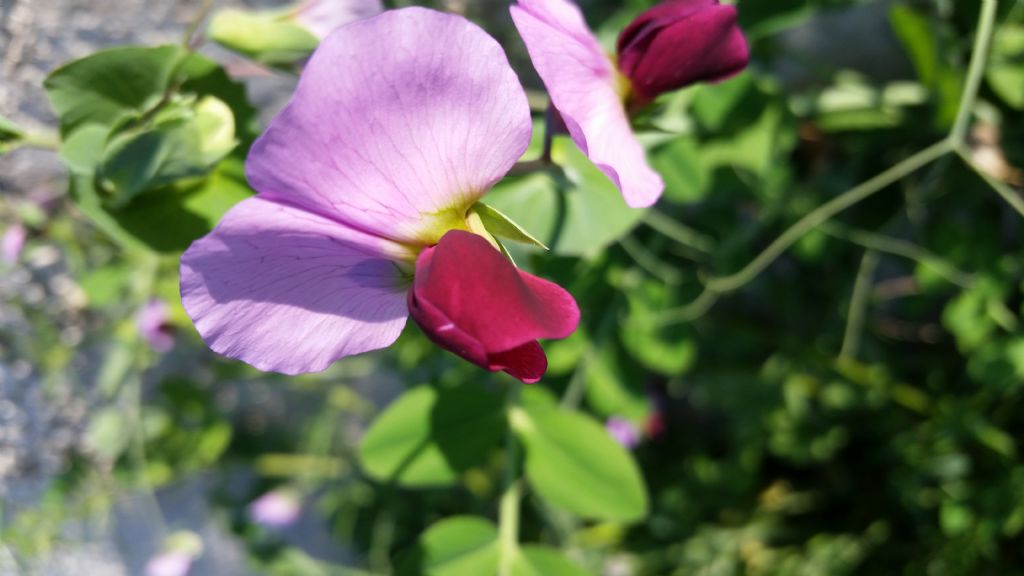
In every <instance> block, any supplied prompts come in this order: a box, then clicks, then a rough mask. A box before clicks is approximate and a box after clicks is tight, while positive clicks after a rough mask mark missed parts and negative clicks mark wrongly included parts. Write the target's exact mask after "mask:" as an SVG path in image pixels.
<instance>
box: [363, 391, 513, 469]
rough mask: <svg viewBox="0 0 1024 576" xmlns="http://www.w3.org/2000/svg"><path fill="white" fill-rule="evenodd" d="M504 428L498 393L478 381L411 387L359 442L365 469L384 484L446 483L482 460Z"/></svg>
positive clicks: (502, 410) (492, 447)
mask: <svg viewBox="0 0 1024 576" xmlns="http://www.w3.org/2000/svg"><path fill="white" fill-rule="evenodd" d="M504 431H505V415H504V403H503V402H502V399H501V397H500V396H498V395H495V394H491V393H489V392H487V391H486V390H484V389H482V388H480V387H479V386H476V385H465V386H459V387H458V388H446V389H440V390H439V389H436V388H432V387H429V386H420V387H418V388H413V389H411V390H409V391H408V392H406V393H405V394H403V395H402V396H400V397H399V398H398V399H397V400H395V401H394V402H393V403H392V404H391V405H390V406H388V408H387V410H385V411H384V412H383V413H381V415H380V416H378V417H377V419H376V420H375V421H374V422H373V424H372V425H371V426H370V429H369V430H368V431H367V433H366V436H365V437H364V438H363V441H362V444H361V446H360V460H361V461H362V464H363V469H364V470H365V471H366V473H367V474H368V475H370V476H371V477H373V478H375V479H377V480H380V481H382V482H396V483H398V484H401V485H404V486H414V487H423V486H445V485H450V484H453V483H455V482H456V480H457V479H458V476H459V474H460V473H461V472H463V471H465V470H467V469H469V468H471V467H473V466H477V465H479V464H481V463H482V461H483V459H484V457H485V456H486V455H487V453H488V452H489V451H491V450H492V449H494V448H495V447H496V446H498V445H499V443H500V440H501V438H502V435H503V434H504Z"/></svg>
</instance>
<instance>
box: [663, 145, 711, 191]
mask: <svg viewBox="0 0 1024 576" xmlns="http://www.w3.org/2000/svg"><path fill="white" fill-rule="evenodd" d="M651 165H652V166H653V167H654V169H655V170H657V171H658V173H659V174H661V177H662V178H663V179H664V180H665V198H666V199H669V200H672V201H675V202H679V203H682V204H686V203H690V202H699V201H700V200H703V199H704V197H705V196H707V194H708V192H709V188H710V187H709V184H710V183H711V175H710V174H709V173H708V170H707V169H706V168H705V166H704V164H703V162H701V154H700V145H699V144H698V143H697V141H696V140H695V139H694V138H692V137H689V136H684V137H681V138H677V139H676V140H673V141H672V142H670V143H668V144H666V145H665V146H662V147H660V148H658V149H657V150H656V151H655V152H654V153H653V154H652V155H651Z"/></svg>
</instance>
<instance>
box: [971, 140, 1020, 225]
mask: <svg viewBox="0 0 1024 576" xmlns="http://www.w3.org/2000/svg"><path fill="white" fill-rule="evenodd" d="M956 153H957V154H958V155H959V156H960V158H962V159H963V161H964V162H966V163H967V165H968V166H970V168H971V170H974V171H975V172H977V173H978V176H981V177H982V179H984V180H985V182H987V183H988V185H989V186H990V187H991V188H992V189H993V190H995V191H996V194H999V196H1000V197H1002V199H1003V200H1005V201H1006V203H1007V204H1009V205H1010V206H1011V207H1012V208H1013V209H1014V210H1016V211H1017V213H1018V214H1020V215H1021V216H1024V198H1022V197H1021V194H1020V193H1019V192H1016V191H1015V190H1014V189H1013V188H1011V187H1010V186H1009V185H1007V184H1006V183H1005V182H1000V181H999V180H996V179H995V178H993V177H992V176H990V175H989V174H988V173H987V172H985V170H983V169H982V168H981V167H980V166H978V165H977V164H975V163H974V160H972V159H971V156H970V153H969V152H968V151H966V150H964V148H963V147H960V148H957V150H956Z"/></svg>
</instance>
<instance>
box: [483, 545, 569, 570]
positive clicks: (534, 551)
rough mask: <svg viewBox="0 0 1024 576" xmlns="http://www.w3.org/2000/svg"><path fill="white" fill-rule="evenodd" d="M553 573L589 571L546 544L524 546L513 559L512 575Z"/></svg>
mask: <svg viewBox="0 0 1024 576" xmlns="http://www.w3.org/2000/svg"><path fill="white" fill-rule="evenodd" d="M467 574H468V573H467ZM481 574H482V573H481ZM552 575H557V576H587V571H586V570H584V569H583V568H581V567H580V566H579V565H578V564H576V563H575V562H571V561H570V560H569V559H568V558H566V557H565V556H563V555H562V553H561V552H559V551H558V550H554V549H552V548H547V547H544V546H523V547H522V548H520V549H519V553H518V554H516V556H515V559H514V560H513V561H512V576H552Z"/></svg>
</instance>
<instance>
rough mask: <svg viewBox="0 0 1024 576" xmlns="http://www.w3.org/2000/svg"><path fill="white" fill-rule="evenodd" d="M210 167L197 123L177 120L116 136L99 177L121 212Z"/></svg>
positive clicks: (111, 203)
mask: <svg viewBox="0 0 1024 576" xmlns="http://www.w3.org/2000/svg"><path fill="white" fill-rule="evenodd" d="M209 168H210V165H209V163H208V162H207V161H206V156H205V154H204V152H203V148H202V138H201V134H200V132H199V129H198V127H197V126H196V124H195V123H194V121H190V120H176V121H173V122H168V123H165V124H161V125H159V126H157V127H155V128H153V129H151V130H145V131H143V132H133V133H128V134H123V135H119V136H117V137H115V138H114V139H113V140H112V141H110V142H109V143H108V145H107V150H106V151H105V154H104V159H103V161H102V163H101V164H100V166H99V170H98V172H97V178H98V180H99V182H100V185H101V186H102V187H103V189H104V190H105V191H107V192H109V194H110V199H109V203H110V206H111V208H114V209H117V208H122V207H124V206H125V205H127V204H128V203H129V202H130V201H131V200H132V199H133V198H135V197H136V196H138V195H139V194H142V193H143V192H146V191H149V190H152V189H154V188H158V187H160V186H166V185H168V184H171V183H173V182H175V181H176V180H180V179H182V178H188V177H196V176H202V175H203V174H205V173H206V171H207V170H209Z"/></svg>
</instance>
